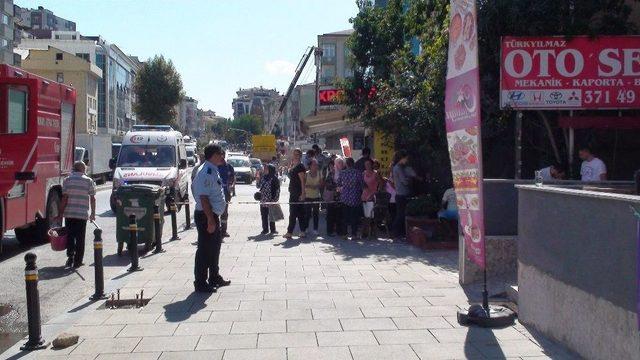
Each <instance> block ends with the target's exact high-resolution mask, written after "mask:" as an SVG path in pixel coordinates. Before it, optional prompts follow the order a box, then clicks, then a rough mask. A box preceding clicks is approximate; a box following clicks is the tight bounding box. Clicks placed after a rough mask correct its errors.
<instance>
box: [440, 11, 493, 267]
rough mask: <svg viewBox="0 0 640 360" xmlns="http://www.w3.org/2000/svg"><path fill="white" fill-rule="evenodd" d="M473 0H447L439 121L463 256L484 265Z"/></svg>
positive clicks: (476, 46) (478, 98) (478, 80)
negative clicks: (446, 47) (445, 56)
mask: <svg viewBox="0 0 640 360" xmlns="http://www.w3.org/2000/svg"><path fill="white" fill-rule="evenodd" d="M476 24H477V22H476V4H475V0H451V23H450V25H449V59H448V67H447V82H446V91H445V113H446V114H445V120H446V126H447V142H448V144H449V157H450V159H451V172H452V175H453V185H454V188H455V191H456V197H457V202H458V212H459V214H460V228H461V229H462V233H463V236H464V242H465V247H466V250H467V257H468V258H469V259H470V260H471V261H473V262H474V263H476V264H477V265H478V266H479V267H480V268H481V269H484V267H485V256H484V255H485V254H484V251H485V246H484V213H483V197H482V146H481V142H480V79H479V77H480V74H479V72H478V36H477V27H476Z"/></svg>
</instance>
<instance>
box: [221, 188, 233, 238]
mask: <svg viewBox="0 0 640 360" xmlns="http://www.w3.org/2000/svg"><path fill="white" fill-rule="evenodd" d="M224 201H226V202H227V204H226V205H225V206H224V212H223V213H222V215H220V222H221V224H220V227H221V229H220V231H222V235H224V234H226V233H227V222H228V220H229V201H231V193H230V192H229V189H227V188H225V189H224Z"/></svg>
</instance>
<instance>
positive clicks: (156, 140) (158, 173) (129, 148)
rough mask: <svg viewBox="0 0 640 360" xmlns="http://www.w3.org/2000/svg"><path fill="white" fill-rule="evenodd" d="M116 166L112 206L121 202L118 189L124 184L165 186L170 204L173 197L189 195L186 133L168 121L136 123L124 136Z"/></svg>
mask: <svg viewBox="0 0 640 360" xmlns="http://www.w3.org/2000/svg"><path fill="white" fill-rule="evenodd" d="M110 166H111V167H112V168H113V169H114V173H113V190H112V192H111V201H110V203H111V210H114V212H115V208H116V205H117V201H116V200H117V199H116V198H115V191H116V189H118V187H120V186H121V185H123V184H154V185H160V186H163V187H165V194H167V206H168V205H169V204H170V203H171V201H172V200H173V199H176V201H182V200H185V199H187V197H188V192H187V191H188V188H189V176H188V175H187V151H186V148H185V143H184V140H183V138H182V134H181V133H180V132H179V131H175V130H173V128H171V127H170V126H168V125H155V126H154V125H136V126H134V128H133V130H132V131H129V132H127V133H126V134H125V135H124V137H123V139H122V147H121V148H120V153H119V154H118V158H117V159H114V160H112V161H111V162H110Z"/></svg>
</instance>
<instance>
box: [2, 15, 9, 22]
mask: <svg viewBox="0 0 640 360" xmlns="http://www.w3.org/2000/svg"><path fill="white" fill-rule="evenodd" d="M2 23H3V24H5V25H9V17H8V16H7V15H5V14H2Z"/></svg>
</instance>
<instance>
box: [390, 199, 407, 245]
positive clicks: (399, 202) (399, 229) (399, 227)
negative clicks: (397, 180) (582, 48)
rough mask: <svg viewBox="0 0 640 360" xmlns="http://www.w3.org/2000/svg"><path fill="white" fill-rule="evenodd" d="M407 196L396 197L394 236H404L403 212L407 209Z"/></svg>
mask: <svg viewBox="0 0 640 360" xmlns="http://www.w3.org/2000/svg"><path fill="white" fill-rule="evenodd" d="M407 201H408V198H407V196H404V195H396V218H395V220H394V222H393V232H394V234H395V235H396V236H404V235H405V233H406V231H405V225H404V218H405V210H406V208H407Z"/></svg>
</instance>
